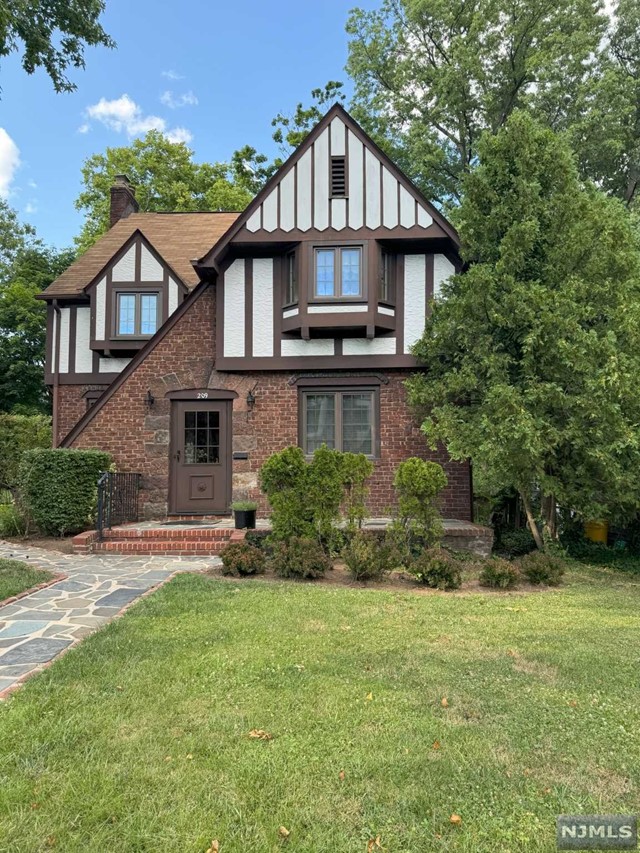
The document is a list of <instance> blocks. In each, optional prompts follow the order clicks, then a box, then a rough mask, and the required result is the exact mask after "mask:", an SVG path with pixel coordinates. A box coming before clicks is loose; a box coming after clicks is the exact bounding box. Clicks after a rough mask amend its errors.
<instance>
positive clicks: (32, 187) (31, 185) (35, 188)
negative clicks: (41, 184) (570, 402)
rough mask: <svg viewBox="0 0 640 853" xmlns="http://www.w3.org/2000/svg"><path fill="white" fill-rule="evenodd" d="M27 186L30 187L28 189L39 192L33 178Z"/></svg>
mask: <svg viewBox="0 0 640 853" xmlns="http://www.w3.org/2000/svg"><path fill="white" fill-rule="evenodd" d="M27 186H28V187H30V189H32V190H37V189H38V185H37V184H36V182H35V181H34V180H33V178H29V180H28V181H27Z"/></svg>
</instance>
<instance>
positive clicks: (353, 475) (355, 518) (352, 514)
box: [342, 453, 374, 530]
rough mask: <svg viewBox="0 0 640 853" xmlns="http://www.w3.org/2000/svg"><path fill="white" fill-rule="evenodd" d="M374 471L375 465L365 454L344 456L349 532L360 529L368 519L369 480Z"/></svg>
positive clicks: (345, 454)
mask: <svg viewBox="0 0 640 853" xmlns="http://www.w3.org/2000/svg"><path fill="white" fill-rule="evenodd" d="M373 471H374V464H373V462H372V461H371V460H370V459H367V457H366V456H365V455H364V453H343V454H342V485H343V488H344V499H343V509H344V514H345V516H346V518H347V527H348V529H349V530H357V529H360V528H361V527H362V523H363V521H364V520H365V518H366V517H367V507H366V504H367V497H368V495H369V487H368V485H367V480H368V479H369V477H371V475H372V474H373Z"/></svg>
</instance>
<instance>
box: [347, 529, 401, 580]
mask: <svg viewBox="0 0 640 853" xmlns="http://www.w3.org/2000/svg"><path fill="white" fill-rule="evenodd" d="M342 559H343V560H344V562H345V564H346V566H347V568H348V569H349V572H350V574H351V577H352V578H353V579H354V580H356V581H377V580H381V579H382V578H383V577H384V576H385V575H387V574H389V572H391V571H393V569H394V568H395V566H396V564H397V552H396V549H395V548H394V547H393V545H392V543H391V542H390V541H389V540H388V538H387V537H381V536H376V535H375V534H372V532H371V531H364V530H358V531H357V532H356V533H354V535H353V536H352V537H351V538H350V540H349V542H348V543H347V544H346V545H345V547H344V548H343V550H342Z"/></svg>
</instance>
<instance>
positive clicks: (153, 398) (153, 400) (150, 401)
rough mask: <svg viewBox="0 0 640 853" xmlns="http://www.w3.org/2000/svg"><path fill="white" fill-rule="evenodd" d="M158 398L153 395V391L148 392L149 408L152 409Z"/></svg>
mask: <svg viewBox="0 0 640 853" xmlns="http://www.w3.org/2000/svg"><path fill="white" fill-rule="evenodd" d="M155 401H156V398H155V397H154V396H153V394H152V393H151V389H149V390H148V391H147V408H148V409H150V408H151V407H152V406H153V404H154V403H155Z"/></svg>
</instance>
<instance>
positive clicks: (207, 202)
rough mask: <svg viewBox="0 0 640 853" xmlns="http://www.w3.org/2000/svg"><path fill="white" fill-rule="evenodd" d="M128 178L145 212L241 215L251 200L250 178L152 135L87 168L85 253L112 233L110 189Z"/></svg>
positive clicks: (82, 200) (81, 201) (81, 205)
mask: <svg viewBox="0 0 640 853" xmlns="http://www.w3.org/2000/svg"><path fill="white" fill-rule="evenodd" d="M118 174H124V175H127V176H128V177H129V179H130V180H131V182H132V184H133V185H134V187H135V189H136V198H137V200H138V203H139V205H140V209H141V210H142V211H162V210H170V211H190V210H242V209H243V208H244V207H246V205H247V204H248V203H249V201H250V200H251V197H252V194H253V193H252V186H251V182H250V175H251V173H250V172H249V171H247V170H245V171H243V170H242V169H241V168H239V166H238V164H236V167H235V169H234V168H233V167H232V166H230V165H229V164H227V163H196V162H195V161H194V159H193V151H192V150H191V149H190V148H188V147H187V145H185V143H184V142H170V141H169V140H168V139H167V138H166V136H164V135H163V134H162V133H160V132H159V131H157V130H150V131H149V132H148V133H147V134H146V135H145V136H144V137H142V138H141V139H135V140H134V141H133V142H132V143H131V145H126V146H122V147H119V148H107V150H106V152H105V153H104V154H94V155H93V156H91V157H89V158H88V159H87V160H86V161H85V163H84V165H83V167H82V182H83V184H84V189H83V190H82V192H81V193H80V195H79V196H78V198H77V199H76V207H77V208H78V210H81V211H83V212H84V213H85V215H86V220H85V223H84V225H83V227H82V231H81V232H80V235H79V236H78V237H77V238H76V244H77V247H78V250H79V251H80V252H82V251H85V250H86V249H87V248H88V247H89V246H90V245H92V244H93V243H94V242H95V241H96V240H97V238H98V237H99V236H100V235H101V234H103V233H104V232H105V231H107V229H108V228H109V188H110V187H111V185H112V183H113V179H114V177H115V176H116V175H118Z"/></svg>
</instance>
